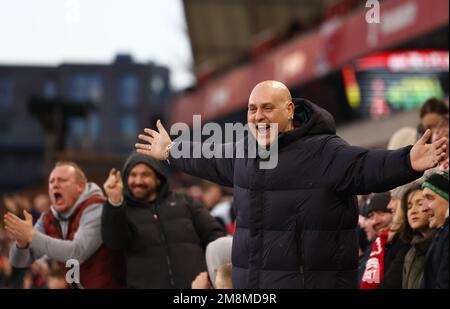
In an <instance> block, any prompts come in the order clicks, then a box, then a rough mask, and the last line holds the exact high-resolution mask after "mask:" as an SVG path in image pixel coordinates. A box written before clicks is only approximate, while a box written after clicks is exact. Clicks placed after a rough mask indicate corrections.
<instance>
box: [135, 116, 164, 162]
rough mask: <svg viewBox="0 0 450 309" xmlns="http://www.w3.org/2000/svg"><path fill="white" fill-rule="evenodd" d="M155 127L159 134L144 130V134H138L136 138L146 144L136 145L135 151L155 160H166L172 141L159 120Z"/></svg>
mask: <svg viewBox="0 0 450 309" xmlns="http://www.w3.org/2000/svg"><path fill="white" fill-rule="evenodd" d="M156 126H157V127H158V131H159V132H157V131H155V130H151V129H144V132H145V133H146V134H139V136H138V138H139V139H140V140H142V141H144V142H147V144H142V143H136V144H135V147H136V151H137V152H138V153H141V154H143V155H146V156H149V157H153V158H155V159H157V160H167V158H168V157H169V150H168V147H169V145H170V144H171V143H172V140H171V139H170V135H169V133H167V131H166V129H165V128H164V126H163V125H162V123H161V121H160V120H158V121H157V122H156Z"/></svg>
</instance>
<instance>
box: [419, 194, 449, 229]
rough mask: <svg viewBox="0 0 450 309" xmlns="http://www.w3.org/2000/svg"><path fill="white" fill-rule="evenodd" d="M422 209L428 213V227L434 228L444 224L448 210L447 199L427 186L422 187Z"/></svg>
mask: <svg viewBox="0 0 450 309" xmlns="http://www.w3.org/2000/svg"><path fill="white" fill-rule="evenodd" d="M422 194H423V198H424V199H423V205H422V211H423V212H425V213H426V214H427V215H428V221H429V222H430V228H431V229H436V228H439V227H441V226H442V225H444V223H445V219H446V214H447V211H448V201H447V200H446V199H444V198H443V197H442V196H440V195H439V194H436V193H435V192H434V191H432V190H430V189H429V188H424V189H423V193H422Z"/></svg>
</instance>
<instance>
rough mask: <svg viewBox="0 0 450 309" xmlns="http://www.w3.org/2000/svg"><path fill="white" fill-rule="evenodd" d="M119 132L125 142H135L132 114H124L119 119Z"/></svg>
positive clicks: (134, 126) (135, 131)
mask: <svg viewBox="0 0 450 309" xmlns="http://www.w3.org/2000/svg"><path fill="white" fill-rule="evenodd" d="M120 132H121V134H122V137H123V139H124V140H126V141H132V140H135V139H136V137H137V132H138V125H137V121H136V117H135V116H134V115H133V114H126V115H124V116H123V117H122V118H121V119H120Z"/></svg>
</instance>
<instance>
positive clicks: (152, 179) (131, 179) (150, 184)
mask: <svg viewBox="0 0 450 309" xmlns="http://www.w3.org/2000/svg"><path fill="white" fill-rule="evenodd" d="M160 183H161V181H160V180H159V178H158V176H157V175H156V173H155V172H154V171H153V169H151V168H150V167H149V166H148V165H147V164H143V163H139V164H136V165H135V166H134V167H133V168H132V169H131V171H130V174H129V175H128V188H129V189H130V191H131V194H132V195H133V197H134V198H136V199H138V200H143V201H153V200H154V199H155V198H156V197H157V189H158V186H159V185H160Z"/></svg>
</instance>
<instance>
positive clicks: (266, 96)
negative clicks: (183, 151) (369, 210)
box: [135, 81, 446, 289]
mask: <svg viewBox="0 0 450 309" xmlns="http://www.w3.org/2000/svg"><path fill="white" fill-rule="evenodd" d="M247 121H248V124H249V125H250V126H249V127H250V132H251V136H253V137H256V140H257V141H258V143H259V144H260V145H264V144H266V145H267V144H268V145H272V143H273V141H274V140H275V139H273V138H272V136H273V135H274V134H270V133H276V134H275V138H276V139H277V142H278V143H277V144H278V164H277V165H276V167H275V168H273V169H262V168H260V165H259V163H260V162H259V161H260V160H262V159H261V158H260V157H256V158H253V157H250V156H245V157H244V158H240V157H235V158H212V159H206V158H183V157H181V158H175V157H174V156H173V155H172V149H174V148H176V146H177V145H176V144H177V143H175V144H174V143H173V142H172V140H171V139H170V136H169V135H168V134H167V132H166V130H165V129H164V127H163V126H162V124H161V122H159V121H158V122H157V127H158V131H155V130H150V129H145V130H144V132H145V133H146V134H140V135H139V138H140V139H141V140H143V141H144V142H146V143H137V144H136V145H135V147H136V148H137V151H138V152H140V153H142V154H145V155H148V156H151V157H154V158H157V159H160V160H168V161H169V164H170V166H171V167H174V168H178V169H181V170H182V171H184V172H186V173H189V174H192V175H194V176H198V177H202V178H205V179H208V180H210V181H213V182H216V183H218V184H220V185H224V186H230V187H233V189H234V190H233V194H234V206H235V213H236V218H237V219H236V222H237V224H236V231H235V234H234V236H233V248H232V265H233V272H232V276H233V287H234V288H238V289H239V288H357V287H358V280H357V267H358V247H357V234H356V224H357V221H358V211H357V206H356V200H355V198H354V196H355V195H356V194H366V193H369V192H381V191H388V190H390V189H392V188H395V187H398V186H400V185H402V184H405V183H408V182H411V181H413V180H414V179H416V178H419V177H420V176H421V175H422V171H424V170H426V169H428V168H430V167H433V166H435V165H436V164H437V163H438V162H439V161H440V160H441V159H442V158H443V157H444V155H445V154H443V152H444V151H445V147H446V146H445V141H446V140H445V139H441V140H439V141H437V142H435V143H433V144H426V143H425V141H426V140H427V139H428V138H430V136H431V132H430V131H428V132H427V133H426V134H425V135H424V137H423V138H422V139H421V140H420V141H418V142H417V144H416V145H414V147H412V146H409V147H405V148H401V149H399V150H394V151H387V150H372V151H370V150H367V149H363V148H358V147H352V146H349V145H348V144H347V143H346V142H345V141H343V140H342V139H341V138H339V137H338V136H336V129H335V125H334V119H333V117H332V116H331V115H330V114H329V113H328V112H327V111H325V110H324V109H322V108H320V107H318V106H317V105H314V104H313V103H311V102H309V101H307V100H304V99H292V98H291V95H290V93H289V90H288V88H287V87H286V86H285V85H283V84H282V83H280V82H278V81H264V82H261V83H259V84H258V85H256V86H255V88H254V89H253V91H252V92H251V94H250V98H249V101H248V113H247ZM270 124H276V125H277V126H278V132H270V130H272V127H270V128H269V125H270ZM252 127H253V128H252ZM267 131H269V132H267ZM267 133H269V134H267ZM251 136H250V137H251ZM250 137H246V138H250ZM241 142H242V141H237V142H236V143H233V144H231V145H230V144H224V145H222V146H223V147H225V148H226V147H238V146H239V145H240V143H241ZM189 145H190V147H192V148H195V147H200V146H201V145H200V144H198V143H190V144H189Z"/></svg>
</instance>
